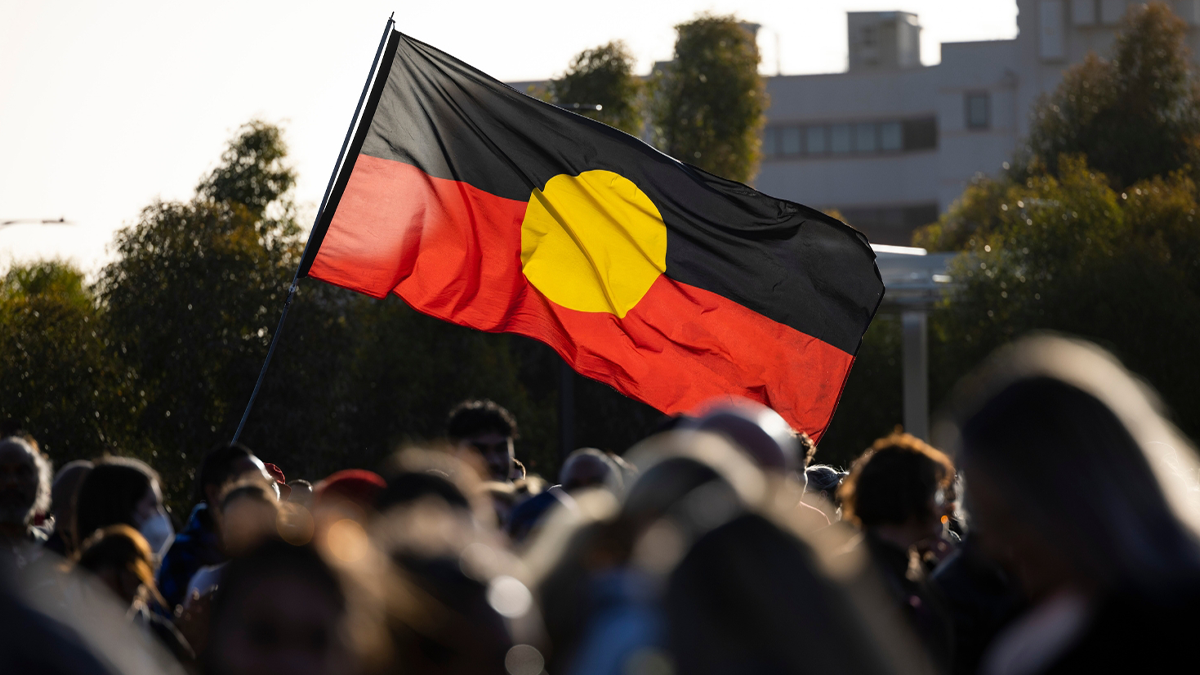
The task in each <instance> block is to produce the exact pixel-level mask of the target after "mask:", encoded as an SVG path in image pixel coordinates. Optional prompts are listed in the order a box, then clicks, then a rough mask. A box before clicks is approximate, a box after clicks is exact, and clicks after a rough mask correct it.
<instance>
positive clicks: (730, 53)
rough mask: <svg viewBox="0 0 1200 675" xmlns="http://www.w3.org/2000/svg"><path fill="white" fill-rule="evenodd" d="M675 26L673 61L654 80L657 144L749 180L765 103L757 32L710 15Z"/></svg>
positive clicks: (755, 167) (756, 159)
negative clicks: (759, 65)
mask: <svg viewBox="0 0 1200 675" xmlns="http://www.w3.org/2000/svg"><path fill="white" fill-rule="evenodd" d="M675 30H676V32H677V34H678V37H677V39H676V41H675V59H674V60H673V61H671V62H670V63H668V64H667V65H666V66H665V67H664V68H663V69H662V70H661V71H659V72H658V73H657V74H656V76H655V80H654V95H653V97H652V100H651V101H652V102H651V108H652V116H653V121H654V136H655V142H656V143H657V144H658V147H659V148H661V149H662V150H663V151H664V152H666V153H667V154H669V155H671V156H673V157H676V158H678V159H680V160H683V161H685V162H689V163H691V164H694V165H696V166H698V167H700V168H701V169H704V170H705V171H708V172H710V173H713V174H716V175H718V176H723V177H725V178H729V179H732V180H737V181H742V182H749V181H750V180H752V179H753V178H754V176H755V174H756V173H758V162H759V158H760V154H761V152H760V151H761V140H760V135H761V131H762V127H763V124H764V123H765V120H766V118H765V116H764V113H765V111H766V107H767V94H766V86H765V85H764V83H763V79H762V77H761V76H760V75H759V74H758V63H759V54H758V46H757V45H756V44H755V42H754V35H753V34H752V33H751V32H750V31H749V30H747V28H746V27H745V26H744V25H743V24H741V23H739V22H738V21H737V19H736V18H735V17H733V16H716V15H712V14H701V15H700V16H698V17H697V18H695V19H693V20H691V21H688V22H686V23H681V24H679V25H678V26H676V27H675Z"/></svg>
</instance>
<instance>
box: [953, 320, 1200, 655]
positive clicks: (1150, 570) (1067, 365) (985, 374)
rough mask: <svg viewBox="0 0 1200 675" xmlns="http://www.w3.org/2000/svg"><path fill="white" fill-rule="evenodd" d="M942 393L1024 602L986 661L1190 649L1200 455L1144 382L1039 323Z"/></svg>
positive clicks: (994, 542)
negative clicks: (1035, 333) (1038, 331)
mask: <svg viewBox="0 0 1200 675" xmlns="http://www.w3.org/2000/svg"><path fill="white" fill-rule="evenodd" d="M953 400H955V401H956V402H957V403H958V405H957V406H956V408H955V409H954V410H953V411H952V419H953V422H954V428H956V430H957V434H956V440H955V444H956V445H958V446H959V447H960V449H959V455H958V456H959V461H960V466H961V467H962V470H963V475H964V476H965V482H966V505H967V510H968V514H969V516H970V518H971V519H972V520H973V521H974V522H975V523H977V524H978V525H979V534H980V544H981V545H982V546H984V548H985V549H986V550H987V552H988V553H989V554H990V555H991V556H993V557H994V558H995V559H996V560H998V561H999V562H1000V563H1001V564H1003V565H1004V566H1005V568H1007V569H1008V570H1009V571H1010V572H1011V573H1012V575H1013V576H1014V577H1015V578H1016V579H1017V580H1018V582H1019V583H1020V585H1021V587H1022V589H1023V590H1024V593H1025V595H1026V597H1027V598H1028V600H1029V603H1030V605H1031V609H1030V610H1029V611H1027V612H1026V613H1025V614H1024V615H1023V616H1021V617H1019V618H1018V619H1017V620H1015V621H1014V622H1013V623H1012V624H1010V625H1009V627H1008V628H1007V629H1005V630H1004V631H1003V632H1001V633H1000V635H998V636H997V637H996V639H995V640H994V641H993V642H992V644H991V647H990V649H989V652H988V653H987V654H986V655H985V656H984V658H983V663H982V666H981V672H984V673H1005V674H1023V673H1076V672H1126V671H1133V670H1137V671H1146V670H1151V671H1153V670H1158V669H1160V668H1163V667H1168V666H1170V667H1172V668H1178V667H1179V664H1181V663H1186V662H1189V661H1194V660H1195V656H1194V654H1193V653H1192V652H1193V644H1194V640H1195V634H1196V629H1197V628H1198V627H1200V620H1198V619H1197V617H1198V616H1200V511H1198V510H1197V504H1196V495H1197V491H1196V489H1197V484H1196V480H1197V476H1198V475H1200V474H1198V472H1200V460H1198V459H1197V455H1196V452H1195V450H1194V449H1193V448H1192V446H1191V444H1190V443H1188V441H1187V440H1186V439H1185V438H1184V436H1183V435H1182V434H1180V433H1179V432H1178V431H1177V430H1176V429H1175V428H1174V427H1173V426H1172V425H1171V424H1170V423H1169V422H1168V421H1166V419H1165V417H1164V415H1163V413H1162V411H1161V409H1160V408H1159V406H1158V403H1157V400H1156V398H1155V396H1154V395H1153V393H1152V392H1150V391H1149V389H1148V388H1147V387H1146V386H1145V385H1143V384H1142V383H1141V382H1139V381H1138V380H1137V379H1135V378H1134V377H1133V376H1132V375H1131V374H1130V373H1129V372H1128V371H1127V370H1125V368H1124V367H1122V366H1121V365H1120V364H1119V363H1118V362H1117V361H1116V360H1115V359H1114V358H1113V357H1112V356H1111V355H1109V354H1108V353H1106V352H1104V351H1103V350H1101V349H1100V348H1098V347H1096V346H1095V345H1092V344H1089V343H1084V342H1079V341H1074V340H1068V339H1064V338H1060V337H1053V336H1039V337H1034V338H1029V339H1025V340H1022V341H1020V342H1018V343H1015V344H1013V345H1011V346H1009V347H1006V348H1003V349H1002V350H1000V351H999V352H998V353H997V354H995V355H994V356H993V357H992V358H991V359H990V360H989V361H988V362H987V363H986V364H985V365H984V366H982V367H981V369H980V370H979V371H978V372H977V373H976V374H975V375H974V377H972V378H970V379H969V380H967V381H966V382H965V383H964V384H962V385H960V388H959V391H958V392H957V393H956V395H955V396H954V397H953Z"/></svg>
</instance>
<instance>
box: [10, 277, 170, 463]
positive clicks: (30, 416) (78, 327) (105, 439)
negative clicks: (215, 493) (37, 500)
mask: <svg viewBox="0 0 1200 675" xmlns="http://www.w3.org/2000/svg"><path fill="white" fill-rule="evenodd" d="M119 357H120V353H119V349H117V345H115V344H114V343H113V342H112V341H111V340H110V338H109V336H108V334H107V331H106V329H105V325H104V321H103V317H102V314H101V310H100V308H99V307H97V303H96V299H95V298H94V297H93V295H92V294H91V292H90V290H89V289H88V287H87V286H86V285H85V284H84V277H83V273H82V272H80V271H79V270H77V269H75V268H74V267H72V266H70V265H69V264H67V263H63V262H58V261H42V262H35V263H30V264H26V265H17V266H14V267H13V268H12V269H10V270H9V271H8V273H7V274H6V275H5V276H4V278H3V280H2V281H0V379H2V380H3V381H4V382H5V383H6V384H5V391H4V396H3V398H0V417H2V418H4V419H6V420H12V421H13V422H15V423H16V424H17V425H19V426H20V427H22V428H23V429H24V430H25V431H27V432H29V433H31V434H32V435H33V436H34V437H35V438H36V439H38V442H39V444H40V445H41V447H42V449H43V450H44V451H46V452H47V453H49V455H50V457H51V458H52V459H54V461H55V462H59V463H61V462H63V461H65V460H69V459H74V458H75V457H80V456H83V457H92V456H96V455H99V454H101V453H103V452H105V451H110V452H121V453H122V454H133V455H136V456H140V457H143V458H145V459H149V458H150V456H151V453H152V452H153V448H149V447H145V446H144V445H142V444H140V443H138V442H137V441H136V438H137V436H136V434H135V429H136V423H137V420H138V418H139V416H140V414H141V411H142V409H143V408H144V407H145V403H146V398H145V391H144V390H142V388H141V386H140V384H139V382H138V378H137V374H136V373H135V372H133V371H132V370H130V369H128V368H126V367H125V366H124V365H123V364H122V363H121V360H120V358H119Z"/></svg>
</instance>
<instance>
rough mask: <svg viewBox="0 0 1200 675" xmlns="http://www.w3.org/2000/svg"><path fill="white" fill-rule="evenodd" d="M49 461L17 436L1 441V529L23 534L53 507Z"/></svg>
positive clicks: (10, 533) (10, 532)
mask: <svg viewBox="0 0 1200 675" xmlns="http://www.w3.org/2000/svg"><path fill="white" fill-rule="evenodd" d="M50 472H51V468H50V460H49V459H47V458H46V456H45V455H43V454H42V453H41V452H39V451H38V450H37V449H36V448H35V447H34V446H33V445H32V444H30V443H29V441H27V440H25V439H24V438H20V437H17V436H9V437H8V438H5V439H4V440H0V527H2V528H4V529H5V530H8V531H9V532H7V534H9V535H10V536H11V535H12V534H16V533H17V532H18V531H20V532H23V531H25V529H26V528H27V527H29V524H30V523H31V522H32V521H33V517H34V515H35V514H37V513H39V512H46V511H48V510H49V508H50Z"/></svg>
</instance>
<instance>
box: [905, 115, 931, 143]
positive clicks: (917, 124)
mask: <svg viewBox="0 0 1200 675" xmlns="http://www.w3.org/2000/svg"><path fill="white" fill-rule="evenodd" d="M937 136H938V132H937V118H936V117H925V118H922V119H916V120H905V122H904V149H905V150H930V149H933V148H936V147H937Z"/></svg>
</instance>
